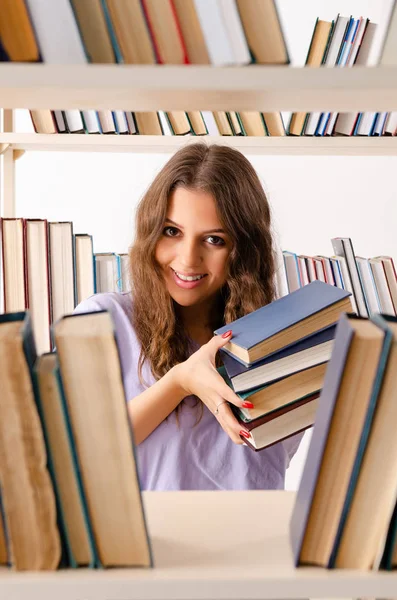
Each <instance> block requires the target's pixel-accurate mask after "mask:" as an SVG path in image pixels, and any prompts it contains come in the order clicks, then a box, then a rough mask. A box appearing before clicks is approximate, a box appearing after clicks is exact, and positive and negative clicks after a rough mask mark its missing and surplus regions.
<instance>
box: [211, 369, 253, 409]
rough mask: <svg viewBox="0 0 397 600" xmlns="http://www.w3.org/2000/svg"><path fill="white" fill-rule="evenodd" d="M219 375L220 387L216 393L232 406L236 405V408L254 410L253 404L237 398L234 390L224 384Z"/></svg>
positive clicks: (218, 386)
mask: <svg viewBox="0 0 397 600" xmlns="http://www.w3.org/2000/svg"><path fill="white" fill-rule="evenodd" d="M217 375H218V385H217V387H216V392H217V394H218V395H219V396H221V397H222V398H224V400H227V401H228V402H230V404H234V406H238V407H239V408H254V405H253V404H252V402H249V401H247V400H243V399H242V398H240V397H239V396H237V394H235V393H234V392H233V390H232V389H231V388H230V387H229V386H228V385H227V384H226V383H225V382H224V380H223V379H222V376H221V375H219V373H218V374H217Z"/></svg>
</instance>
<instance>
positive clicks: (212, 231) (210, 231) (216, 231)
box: [165, 219, 226, 234]
mask: <svg viewBox="0 0 397 600" xmlns="http://www.w3.org/2000/svg"><path fill="white" fill-rule="evenodd" d="M165 222H166V223H171V225H174V226H175V227H178V228H179V229H183V227H182V225H178V223H175V221H173V220H172V219H166V220H165ZM202 233H203V234H206V233H226V232H225V230H224V229H209V230H208V231H203V232H202Z"/></svg>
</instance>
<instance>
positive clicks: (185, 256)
mask: <svg viewBox="0 0 397 600" xmlns="http://www.w3.org/2000/svg"><path fill="white" fill-rule="evenodd" d="M180 261H181V264H182V265H184V266H185V267H191V268H192V267H195V266H197V265H198V264H199V263H200V262H201V257H200V248H199V245H198V244H197V243H196V242H195V241H194V240H184V241H183V243H182V245H181V246H180Z"/></svg>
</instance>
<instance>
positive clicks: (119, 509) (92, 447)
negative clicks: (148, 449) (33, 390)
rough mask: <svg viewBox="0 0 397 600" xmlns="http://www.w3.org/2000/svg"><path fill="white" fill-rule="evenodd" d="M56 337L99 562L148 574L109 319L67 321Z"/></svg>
mask: <svg viewBox="0 0 397 600" xmlns="http://www.w3.org/2000/svg"><path fill="white" fill-rule="evenodd" d="M54 333H55V342H56V347H57V351H58V357H59V364H60V369H61V375H62V380H63V384H64V392H65V397H66V402H67V406H68V409H69V416H70V423H71V428H72V432H73V437H74V440H75V446H76V451H77V456H78V459H79V463H80V469H81V476H82V483H83V489H84V494H85V497H86V498H87V504H88V509H89V514H90V519H91V524H92V529H93V533H94V537H95V541H96V546H97V549H98V555H99V559H100V561H101V563H102V564H103V565H104V566H146V567H148V566H151V555H150V548H149V540H148V536H147V531H146V525H145V518H144V512H143V506H142V501H141V495H140V489H139V480H138V475H137V469H136V464H135V457H134V451H133V442H132V437H131V429H130V423H129V417H128V411H127V403H126V398H125V393H124V387H123V379H122V374H121V366H120V358H119V354H118V348H117V344H116V339H115V334H114V329H113V323H112V319H111V316H110V314H109V313H107V312H97V313H91V314H75V315H70V316H67V317H64V318H63V319H61V320H60V321H58V323H56V324H55V327H54ZM82 348H83V349H84V350H83V351H82ZM82 399H83V400H84V401H82ZM93 432H95V434H94V435H93Z"/></svg>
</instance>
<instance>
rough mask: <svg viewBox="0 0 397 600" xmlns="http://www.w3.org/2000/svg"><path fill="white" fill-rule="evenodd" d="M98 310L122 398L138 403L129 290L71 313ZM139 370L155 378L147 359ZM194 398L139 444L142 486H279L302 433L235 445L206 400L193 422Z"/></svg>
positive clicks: (137, 350) (91, 301)
mask: <svg viewBox="0 0 397 600" xmlns="http://www.w3.org/2000/svg"><path fill="white" fill-rule="evenodd" d="M97 310H108V311H109V312H110V314H111V316H112V318H113V323H114V328H115V333H116V340H117V344H118V347H119V353H120V360H121V368H122V373H123V381H124V389H125V394H126V398H127V401H128V402H135V401H137V402H139V400H135V397H136V396H138V395H139V394H141V393H142V392H143V391H144V390H145V388H144V387H143V386H142V384H141V383H140V382H139V378H138V360H139V353H140V344H139V341H138V339H137V337H136V334H135V331H134V328H133V327H132V324H131V311H132V297H131V294H130V293H127V292H126V293H120V294H119V293H113V292H112V293H106V294H96V295H94V296H91V297H90V298H88V299H87V300H84V301H83V302H81V303H80V304H79V306H78V307H77V308H76V309H75V312H95V311H97ZM142 374H143V378H144V381H146V382H147V383H148V385H152V384H153V383H154V382H155V379H154V377H153V375H152V373H151V371H150V368H149V366H148V363H147V361H145V363H144V367H143V372H142ZM195 402H196V399H195V397H192V396H189V397H187V398H185V402H184V404H183V406H182V410H181V413H180V415H179V424H178V423H177V421H176V413H175V411H173V412H172V413H171V414H170V415H169V416H168V418H167V419H165V420H164V421H163V422H162V423H160V425H159V426H158V427H157V428H156V429H155V430H154V431H153V432H152V433H151V434H150V435H149V436H148V437H147V438H146V439H145V440H144V441H143V442H141V444H139V446H137V448H136V455H137V461H138V471H139V478H140V483H141V487H142V489H143V490H252V489H261V490H265V489H266V490H271V489H283V487H284V476H285V471H286V469H287V467H288V465H289V462H290V460H291V458H292V456H293V455H294V454H295V452H296V450H297V448H298V446H299V443H300V441H301V439H302V435H303V434H298V435H296V436H294V437H291V438H289V439H288V440H285V441H283V442H280V443H278V444H275V445H274V446H271V447H270V448H266V449H265V450H262V451H261V452H254V451H253V450H251V449H250V448H248V446H245V445H237V444H234V443H233V442H232V441H231V439H230V438H229V436H228V435H227V434H226V433H225V432H224V431H223V429H222V428H221V426H220V425H219V423H218V421H217V420H216V418H215V417H214V415H213V414H212V413H211V411H209V410H208V409H207V407H206V406H205V405H204V404H203V415H202V418H201V420H200V421H199V423H198V424H196V420H197V411H198V410H199V406H194V404H195Z"/></svg>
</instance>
